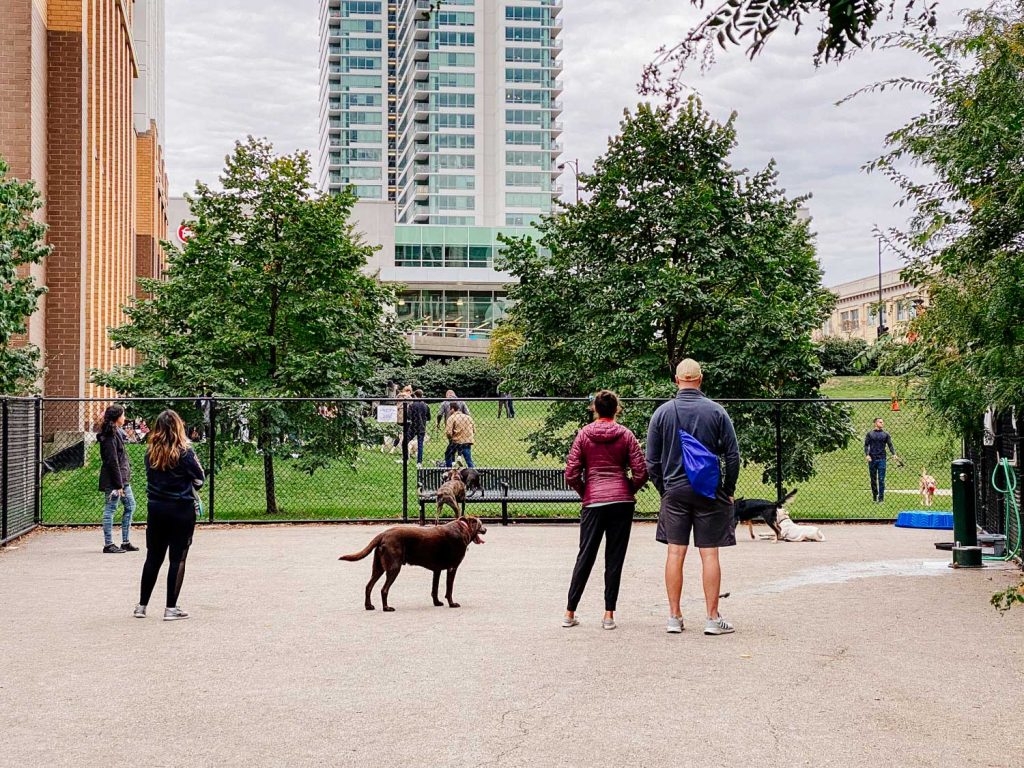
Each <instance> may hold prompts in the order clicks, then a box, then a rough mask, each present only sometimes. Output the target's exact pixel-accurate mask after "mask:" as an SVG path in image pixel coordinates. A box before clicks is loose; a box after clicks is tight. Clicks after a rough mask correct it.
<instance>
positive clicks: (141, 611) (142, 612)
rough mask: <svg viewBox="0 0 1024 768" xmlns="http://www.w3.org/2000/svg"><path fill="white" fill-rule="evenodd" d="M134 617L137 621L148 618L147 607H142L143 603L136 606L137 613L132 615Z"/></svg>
mask: <svg viewBox="0 0 1024 768" xmlns="http://www.w3.org/2000/svg"><path fill="white" fill-rule="evenodd" d="M132 616H134V617H135V618H136V619H144V618H146V606H144V605H142V604H141V603H140V604H139V605H136V606H135V611H134V612H133V613H132Z"/></svg>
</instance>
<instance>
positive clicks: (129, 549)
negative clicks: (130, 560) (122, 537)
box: [121, 541, 139, 552]
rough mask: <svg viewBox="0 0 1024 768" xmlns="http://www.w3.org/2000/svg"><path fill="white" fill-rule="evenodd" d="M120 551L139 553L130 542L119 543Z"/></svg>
mask: <svg viewBox="0 0 1024 768" xmlns="http://www.w3.org/2000/svg"><path fill="white" fill-rule="evenodd" d="M121 549H123V550H124V551H125V552H138V551H139V548H138V547H136V546H135V545H134V544H132V543H131V542H130V541H122V542H121Z"/></svg>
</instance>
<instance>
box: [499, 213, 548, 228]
mask: <svg viewBox="0 0 1024 768" xmlns="http://www.w3.org/2000/svg"><path fill="white" fill-rule="evenodd" d="M539 222H540V216H534V215H531V214H528V213H507V214H505V226H506V227H528V226H530V225H531V224H537V223H539Z"/></svg>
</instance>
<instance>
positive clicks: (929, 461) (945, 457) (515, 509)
mask: <svg viewBox="0 0 1024 768" xmlns="http://www.w3.org/2000/svg"><path fill="white" fill-rule="evenodd" d="M863 378H865V379H869V381H868V382H867V383H864V382H861V381H852V382H851V380H850V379H843V380H833V382H830V388H831V389H830V392H829V394H832V393H833V391H835V390H836V389H838V390H840V391H843V392H850V391H851V390H859V392H858V393H857V395H856V396H861V397H870V396H874V395H875V394H877V392H878V391H879V389H880V388H881V389H885V388H887V387H888V386H889V385H888V384H887V383H886V382H885V380H881V379H879V378H878V377H863ZM547 407H548V404H547V403H545V402H528V401H521V402H519V403H518V404H517V405H516V417H517V418H516V419H514V420H508V419H497V418H496V412H497V407H496V405H495V404H494V403H472V404H471V408H472V410H473V416H474V420H475V421H476V424H477V442H476V445H475V446H474V448H473V459H474V463H475V464H477V465H479V466H482V467H561V466H563V460H562V459H555V458H551V457H541V458H540V459H538V460H533V459H531V458H530V456H529V453H528V451H527V441H526V438H527V435H528V434H529V433H530V432H531V431H533V430H535V429H536V428H537V427H539V426H540V424H541V421H542V419H543V415H544V413H545V411H546V409H547ZM790 407H799V406H790ZM851 407H852V409H853V412H854V424H853V426H854V434H853V435H852V436H851V439H850V444H849V446H848V447H847V448H846V449H844V450H842V451H836V452H834V453H830V454H826V455H823V456H819V457H818V459H817V467H818V472H817V474H816V475H815V476H814V477H813V478H811V479H810V480H809V481H807V482H805V483H799V484H797V485H796V487H797V488H798V489H799V492H798V494H797V496H796V498H794V499H793V501H792V502H791V503H790V505H789V510H790V514H792V515H793V516H794V517H797V518H801V519H829V518H837V517H842V518H882V519H887V518H894V517H895V516H896V514H897V513H898V512H900V511H903V510H912V509H921V508H922V507H921V503H920V499H919V498H918V496H917V493H916V491H917V487H918V479H919V476H920V473H921V468H922V467H923V466H927V467H928V469H929V471H930V472H931V474H933V475H934V476H935V477H936V478H937V479H938V481H939V488H940V489H946V490H948V488H949V477H948V475H949V463H950V461H951V460H952V459H953V458H954V456H955V451H954V450H953V448H952V447H950V443H949V442H948V441H947V440H946V439H945V438H944V437H943V436H942V435H940V434H937V433H932V432H929V431H928V428H927V427H928V425H927V422H926V420H925V417H924V415H923V413H922V412H921V410H920V408H919V407H916V406H914V405H913V404H906V405H903V406H902V407H901V410H900V411H898V412H893V411H891V410H889V406H888V405H887V404H884V403H852V404H851ZM432 412H433V413H436V406H433V407H432ZM433 413H432V415H433ZM876 415H881V416H882V417H883V418H884V419H885V420H886V428H887V429H888V430H889V431H890V432H891V433H892V435H893V440H894V442H895V444H896V448H897V451H898V452H899V454H900V456H901V457H903V458H904V460H905V466H904V467H903V468H898V467H896V466H895V465H894V464H893V463H892V462H890V463H889V468H888V473H887V482H886V485H887V487H888V489H889V492H888V494H887V497H886V500H885V503H884V504H882V505H877V504H873V503H872V501H871V491H870V483H869V478H868V469H867V462H866V461H865V459H864V453H863V436H864V433H865V432H866V431H867V430H868V429H869V428H870V427H871V422H872V420H873V419H874V418H875V416H876ZM428 434H429V435H430V439H429V440H428V442H427V443H426V447H425V452H424V464H425V466H433V465H434V464H435V463H436V462H437V461H439V460H441V459H442V458H443V456H444V447H445V445H446V440H445V438H444V435H443V433H442V432H440V431H438V430H435V429H434V427H433V426H431V428H430V430H429V432H428ZM128 448H129V454H130V456H131V461H132V467H133V470H134V473H135V483H134V488H135V492H136V498H137V500H138V502H139V509H138V511H137V512H136V519H139V520H144V519H145V508H146V503H145V490H144V488H145V482H144V470H143V468H142V467H143V463H142V454H143V446H141V445H131V446H129V447H128ZM197 448H198V450H199V454H200V459H201V460H202V461H203V462H204V464H205V463H206V460H207V458H208V455H209V453H208V451H209V448H208V446H207V445H205V444H203V445H199V446H197ZM297 450H300V449H297ZM400 458H401V454H400V452H398V451H396V452H395V453H394V454H382V453H381V451H380V448H379V446H373V447H368V448H362V449H360V451H359V455H358V458H357V461H356V467H355V470H353V469H352V468H350V467H348V466H344V465H342V464H340V463H338V464H335V465H332V466H330V467H328V468H327V469H323V470H318V471H317V472H315V473H314V474H313V475H312V476H310V475H308V474H306V473H304V472H302V471H300V470H298V469H297V468H296V466H295V462H294V461H292V460H291V459H288V458H279V459H277V460H276V461H275V480H276V484H277V500H278V506H279V511H278V514H277V515H275V516H273V518H270V517H268V516H267V515H266V514H265V513H264V511H263V510H264V509H265V508H266V507H265V502H264V488H263V464H262V461H261V460H259V458H258V457H254V458H252V459H251V460H249V461H247V462H246V463H245V464H241V465H232V466H228V467H225V468H223V469H222V470H221V471H220V472H219V473H218V475H217V478H216V517H217V519H218V520H269V519H274V520H315V519H364V518H382V519H383V518H397V517H401V514H402V474H401V463H400V462H396V459H400ZM413 460H414V457H413ZM98 475H99V452H98V450H97V447H96V446H95V445H94V446H92V448H91V449H90V451H89V455H88V460H87V463H86V466H85V467H83V468H81V469H78V470H73V471H67V472H58V473H53V474H49V475H47V476H46V477H45V478H44V481H43V495H42V500H43V520H44V522H45V523H48V524H65V523H99V522H100V519H101V516H102V509H103V496H102V494H101V493H100V492H99V490H98V489H97V478H98ZM788 487H790V486H789V485H787V488H788ZM897 490H903V491H914V493H912V494H898V493H894V492H893V491H897ZM737 495H739V496H745V497H747V498H774V496H775V488H774V482H770V483H768V484H762V483H761V468H760V467H758V466H756V465H748V466H746V467H744V468H743V469H742V470H741V472H740V481H739V487H738V489H737ZM203 499H204V504H205V505H207V508H208V489H207V490H204V492H203ZM509 508H510V515H513V516H520V517H547V516H550V517H575V516H577V515H578V514H579V506H578V505H577V504H510V505H509ZM950 508H951V500H950V497H948V496H937V497H936V498H935V506H934V507H933V508H932V509H934V510H936V511H943V510H949V509H950ZM469 509H471V510H473V511H474V512H476V513H479V514H482V515H486V516H489V517H490V516H494V517H497V516H499V515H500V514H501V505H500V503H491V502H488V503H485V504H472V505H470V507H469ZM657 509H658V497H657V494H656V493H655V492H654V491H653V489H651V488H648V489H645V491H644V492H642V493H641V494H640V497H639V499H638V503H637V513H638V514H640V515H652V516H653V515H656V514H657ZM428 513H429V510H428ZM409 514H410V517H412V518H415V517H418V515H419V507H418V504H417V503H416V470H415V466H414V465H413V464H412V463H410V472H409Z"/></svg>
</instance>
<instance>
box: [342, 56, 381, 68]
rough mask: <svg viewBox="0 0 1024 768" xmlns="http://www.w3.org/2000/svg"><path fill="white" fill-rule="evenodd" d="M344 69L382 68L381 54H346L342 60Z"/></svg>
mask: <svg viewBox="0 0 1024 768" xmlns="http://www.w3.org/2000/svg"><path fill="white" fill-rule="evenodd" d="M341 68H342V71H344V72H348V71H350V70H353V69H380V56H345V57H343V58H342V60H341Z"/></svg>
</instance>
